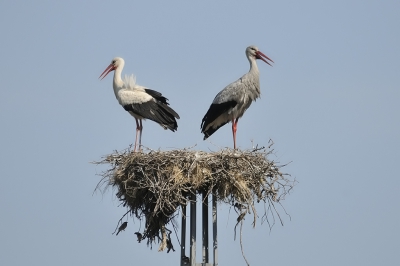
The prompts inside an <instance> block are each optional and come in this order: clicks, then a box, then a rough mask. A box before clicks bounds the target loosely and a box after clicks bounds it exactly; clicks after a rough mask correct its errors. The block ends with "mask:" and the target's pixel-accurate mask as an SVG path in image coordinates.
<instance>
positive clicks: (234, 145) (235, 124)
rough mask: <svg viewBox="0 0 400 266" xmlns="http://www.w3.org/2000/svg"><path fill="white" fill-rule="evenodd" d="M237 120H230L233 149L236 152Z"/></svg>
mask: <svg viewBox="0 0 400 266" xmlns="http://www.w3.org/2000/svg"><path fill="white" fill-rule="evenodd" d="M238 120H239V118H236V120H235V119H232V134H233V148H234V149H235V150H236V130H237V122H238Z"/></svg>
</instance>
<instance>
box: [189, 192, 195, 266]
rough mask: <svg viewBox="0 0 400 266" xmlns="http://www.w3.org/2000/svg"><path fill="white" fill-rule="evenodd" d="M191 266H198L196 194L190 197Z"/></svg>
mask: <svg viewBox="0 0 400 266" xmlns="http://www.w3.org/2000/svg"><path fill="white" fill-rule="evenodd" d="M190 266H196V194H192V195H191V196H190Z"/></svg>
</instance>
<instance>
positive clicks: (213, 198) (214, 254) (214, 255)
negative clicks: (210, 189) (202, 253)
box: [212, 193, 218, 266]
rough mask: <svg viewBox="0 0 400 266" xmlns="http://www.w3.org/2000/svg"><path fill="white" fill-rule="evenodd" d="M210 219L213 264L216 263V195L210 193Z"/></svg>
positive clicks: (215, 264) (215, 265)
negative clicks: (211, 225)
mask: <svg viewBox="0 0 400 266" xmlns="http://www.w3.org/2000/svg"><path fill="white" fill-rule="evenodd" d="M212 221H213V260H214V262H213V265H214V266H217V265H218V239H217V197H216V196H215V195H214V193H213V195H212Z"/></svg>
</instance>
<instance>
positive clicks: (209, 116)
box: [200, 101, 237, 139]
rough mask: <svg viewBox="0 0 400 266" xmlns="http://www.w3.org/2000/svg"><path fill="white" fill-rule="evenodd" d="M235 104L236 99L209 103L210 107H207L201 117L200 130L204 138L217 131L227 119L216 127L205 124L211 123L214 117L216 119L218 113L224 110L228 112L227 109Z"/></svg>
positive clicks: (220, 113)
mask: <svg viewBox="0 0 400 266" xmlns="http://www.w3.org/2000/svg"><path fill="white" fill-rule="evenodd" d="M236 105H237V102H236V101H228V102H223V103H218V104H216V103H213V104H211V105H210V108H209V109H208V111H207V113H206V114H205V116H204V117H203V120H202V121H201V125H200V127H201V132H202V133H204V138H205V139H206V138H208V137H209V136H211V135H212V134H213V133H214V132H215V131H217V130H218V129H219V128H220V127H222V126H223V125H225V124H226V123H228V122H229V121H226V122H225V123H223V124H221V125H218V126H217V127H216V128H212V127H210V128H208V129H207V130H206V128H207V126H208V125H209V124H210V123H212V122H213V121H214V120H215V119H217V118H218V117H219V116H220V115H222V114H223V113H225V112H228V111H229V109H232V108H233V107H235V106H236Z"/></svg>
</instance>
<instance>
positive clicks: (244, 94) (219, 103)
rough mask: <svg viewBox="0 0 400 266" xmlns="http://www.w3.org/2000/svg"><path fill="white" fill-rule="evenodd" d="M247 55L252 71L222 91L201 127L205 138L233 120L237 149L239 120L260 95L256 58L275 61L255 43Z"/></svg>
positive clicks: (248, 48)
mask: <svg viewBox="0 0 400 266" xmlns="http://www.w3.org/2000/svg"><path fill="white" fill-rule="evenodd" d="M246 56H247V59H248V60H249V62H250V71H249V72H248V73H246V74H245V75H243V76H242V77H241V78H240V79H238V80H237V81H235V82H233V83H231V84H229V85H228V86H226V87H225V88H224V89H223V90H222V91H220V92H219V93H218V94H217V96H215V98H214V100H213V102H212V104H211V105H210V108H209V109H208V111H207V113H206V114H205V116H204V117H203V120H202V121H201V126H200V127H201V133H203V134H204V140H205V139H207V138H208V137H209V136H211V135H212V134H213V133H214V132H215V131H217V130H218V129H219V128H220V127H222V126H223V125H225V124H226V123H228V122H232V134H233V147H234V149H236V129H237V123H238V120H239V118H241V117H242V116H243V114H244V112H245V111H246V110H247V108H249V107H250V105H251V103H252V102H253V101H255V100H256V99H257V98H259V97H260V79H259V75H260V73H259V71H258V67H257V63H256V60H257V59H261V60H263V61H264V62H265V63H267V64H268V65H270V66H272V65H271V64H270V63H269V62H268V61H267V60H269V61H271V62H272V63H273V62H274V61H272V60H271V59H270V58H269V57H268V56H266V55H265V54H263V53H262V52H261V51H259V50H258V48H257V47H256V46H253V45H252V46H249V47H247V48H246Z"/></svg>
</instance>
